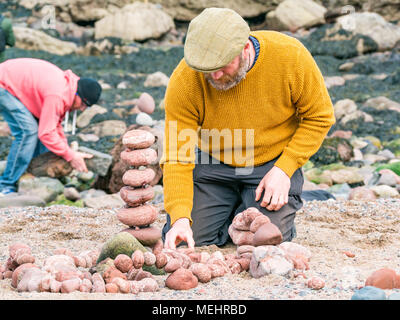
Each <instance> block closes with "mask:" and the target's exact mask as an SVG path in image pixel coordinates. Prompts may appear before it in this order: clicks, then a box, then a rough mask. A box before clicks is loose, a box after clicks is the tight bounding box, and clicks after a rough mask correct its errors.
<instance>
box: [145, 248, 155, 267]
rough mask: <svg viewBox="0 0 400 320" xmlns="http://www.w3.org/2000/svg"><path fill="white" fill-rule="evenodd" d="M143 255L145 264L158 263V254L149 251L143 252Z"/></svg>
mask: <svg viewBox="0 0 400 320" xmlns="http://www.w3.org/2000/svg"><path fill="white" fill-rule="evenodd" d="M143 256H144V264H145V265H146V266H152V265H153V264H155V263H156V256H155V255H154V254H153V253H152V252H150V251H147V252H145V253H143Z"/></svg>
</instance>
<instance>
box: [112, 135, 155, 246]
mask: <svg viewBox="0 0 400 320" xmlns="http://www.w3.org/2000/svg"><path fill="white" fill-rule="evenodd" d="M154 142H155V136H154V135H153V134H152V133H150V132H148V131H146V130H130V131H128V132H126V133H125V134H124V135H123V137H122V144H123V145H124V146H125V149H124V150H123V151H122V152H121V159H122V161H124V162H126V163H127V164H128V165H129V166H130V169H129V170H128V171H126V172H125V173H124V175H123V176H122V182H123V183H124V185H125V186H124V187H122V188H121V190H120V196H121V198H122V200H124V201H125V203H126V205H125V206H124V207H123V208H121V209H120V210H119V211H118V213H117V217H118V219H119V221H121V222H122V223H123V224H125V225H127V226H129V228H127V229H124V230H122V232H129V233H130V234H131V235H133V236H134V237H135V238H136V239H137V240H139V241H140V242H141V243H142V244H143V245H144V246H150V247H153V246H155V245H156V244H157V243H159V242H161V230H160V229H159V228H157V227H155V226H150V225H151V224H152V223H154V222H155V221H156V219H157V216H158V210H157V208H156V207H154V206H153V205H151V204H149V203H148V202H149V201H150V200H152V199H153V198H154V190H153V187H152V186H151V185H150V182H151V181H152V180H153V179H154V176H155V172H154V170H152V169H151V168H148V167H146V166H149V165H151V164H154V163H156V162H157V151H155V150H154V149H152V148H150V146H151V145H153V143H154Z"/></svg>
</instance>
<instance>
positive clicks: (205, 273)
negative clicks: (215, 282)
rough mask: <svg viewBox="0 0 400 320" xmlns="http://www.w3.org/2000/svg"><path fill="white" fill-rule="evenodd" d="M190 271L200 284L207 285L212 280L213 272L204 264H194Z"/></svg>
mask: <svg viewBox="0 0 400 320" xmlns="http://www.w3.org/2000/svg"><path fill="white" fill-rule="evenodd" d="M189 270H190V271H192V273H193V274H194V275H195V276H196V277H197V279H198V280H199V281H200V282H203V283H206V282H209V281H210V280H211V270H210V268H208V266H207V265H206V264H204V263H193V264H192V265H191V266H190V269H189Z"/></svg>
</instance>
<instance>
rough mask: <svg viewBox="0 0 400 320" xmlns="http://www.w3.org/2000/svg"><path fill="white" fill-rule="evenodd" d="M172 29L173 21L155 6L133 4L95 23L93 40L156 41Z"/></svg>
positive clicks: (139, 3) (140, 3)
mask: <svg viewBox="0 0 400 320" xmlns="http://www.w3.org/2000/svg"><path fill="white" fill-rule="evenodd" d="M174 27H175V25H174V21H173V19H172V18H171V17H170V16H169V15H168V14H167V13H165V12H164V11H163V10H162V9H160V8H159V7H157V6H156V5H154V4H151V3H142V2H135V3H133V4H129V5H126V6H124V7H123V8H122V9H121V10H118V11H117V12H115V13H114V14H109V15H107V16H105V17H104V18H103V19H101V20H99V21H97V22H96V23H95V38H96V39H100V38H104V37H116V38H121V39H124V40H129V41H135V40H139V41H141V40H146V39H151V38H155V39H156V38H159V37H161V36H162V35H164V34H165V33H167V32H168V31H170V30H171V29H172V28H174Z"/></svg>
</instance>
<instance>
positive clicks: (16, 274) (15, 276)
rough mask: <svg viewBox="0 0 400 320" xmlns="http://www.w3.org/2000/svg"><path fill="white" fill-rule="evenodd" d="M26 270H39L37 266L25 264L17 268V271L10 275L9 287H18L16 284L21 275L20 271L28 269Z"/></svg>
mask: <svg viewBox="0 0 400 320" xmlns="http://www.w3.org/2000/svg"><path fill="white" fill-rule="evenodd" d="M28 268H39V267H38V266H37V265H35V264H33V263H25V264H22V265H20V266H19V267H17V269H15V270H14V272H12V273H11V278H12V280H11V286H12V287H14V288H16V287H17V286H18V282H19V280H21V279H20V276H21V274H22V270H24V269H28Z"/></svg>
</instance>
